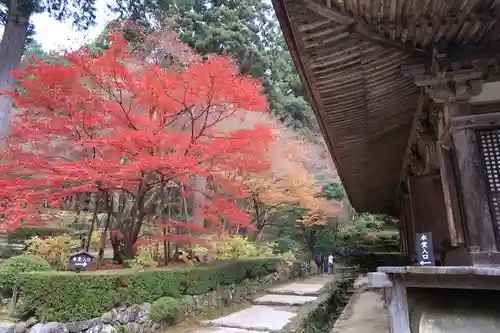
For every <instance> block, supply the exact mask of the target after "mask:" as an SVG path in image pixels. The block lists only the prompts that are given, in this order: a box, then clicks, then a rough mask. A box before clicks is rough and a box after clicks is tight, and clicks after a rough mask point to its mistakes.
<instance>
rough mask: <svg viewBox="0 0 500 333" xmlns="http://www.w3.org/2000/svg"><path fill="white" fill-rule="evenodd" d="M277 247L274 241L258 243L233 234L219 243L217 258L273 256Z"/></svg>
mask: <svg viewBox="0 0 500 333" xmlns="http://www.w3.org/2000/svg"><path fill="white" fill-rule="evenodd" d="M275 247H276V245H275V244H273V243H256V242H252V241H251V240H249V239H248V238H247V237H242V236H231V237H227V238H226V239H225V240H224V241H223V242H220V243H219V244H217V252H216V255H215V258H216V259H237V258H249V257H256V256H271V255H272V254H273V252H274V248H275Z"/></svg>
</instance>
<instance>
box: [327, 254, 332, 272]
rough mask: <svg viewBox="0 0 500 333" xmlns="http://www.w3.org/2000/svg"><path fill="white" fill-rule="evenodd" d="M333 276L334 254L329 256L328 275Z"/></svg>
mask: <svg viewBox="0 0 500 333" xmlns="http://www.w3.org/2000/svg"><path fill="white" fill-rule="evenodd" d="M332 274H333V254H332V253H331V252H330V254H329V255H328V275H332Z"/></svg>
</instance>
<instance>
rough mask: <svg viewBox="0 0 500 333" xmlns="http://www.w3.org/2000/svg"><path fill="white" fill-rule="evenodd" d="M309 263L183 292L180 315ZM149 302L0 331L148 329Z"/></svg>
mask: <svg viewBox="0 0 500 333" xmlns="http://www.w3.org/2000/svg"><path fill="white" fill-rule="evenodd" d="M309 272H310V267H309V266H308V265H305V264H303V263H302V264H296V265H293V266H292V267H281V268H279V269H278V271H277V272H275V273H272V274H268V275H266V276H264V277H261V278H256V279H252V280H250V279H247V280H245V281H243V282H242V283H240V284H231V285H225V286H219V288H218V289H217V290H214V291H211V292H209V293H206V294H202V295H188V296H184V298H183V302H182V304H183V305H184V314H183V315H184V316H185V317H188V316H192V315H198V314H200V313H202V312H204V311H207V310H210V309H216V308H220V307H223V306H226V305H229V304H232V303H235V302H240V301H242V300H244V299H246V298H249V297H251V296H252V295H253V294H255V293H257V292H260V291H262V290H264V289H266V288H268V287H269V286H270V285H272V284H274V283H277V282H282V281H285V280H289V279H293V278H296V277H299V276H304V275H308V274H309ZM150 309H151V304H150V303H143V304H136V305H132V306H130V307H128V308H126V307H121V308H116V309H112V310H110V311H109V312H106V313H105V314H103V315H102V316H101V317H98V318H93V319H90V320H84V321H77V322H68V323H58V322H50V323H39V322H38V320H37V319H36V318H30V319H29V320H27V321H26V322H18V323H0V333H25V332H26V333H151V332H154V331H155V330H157V329H158V328H160V326H159V325H157V324H155V323H152V322H151V321H150V320H149V311H150Z"/></svg>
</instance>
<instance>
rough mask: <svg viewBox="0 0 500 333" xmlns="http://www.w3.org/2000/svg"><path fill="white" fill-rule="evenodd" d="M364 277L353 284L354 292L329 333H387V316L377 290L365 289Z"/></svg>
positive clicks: (365, 279)
mask: <svg viewBox="0 0 500 333" xmlns="http://www.w3.org/2000/svg"><path fill="white" fill-rule="evenodd" d="M367 282H368V279H367V278H366V277H361V278H359V279H358V280H357V281H356V283H355V284H354V288H355V289H356V292H355V293H354V294H353V295H352V297H351V300H350V301H349V304H347V306H346V307H345V308H344V310H343V311H342V314H341V315H340V317H339V319H338V320H337V322H335V325H334V326H333V329H332V330H331V331H330V333H362V332H370V333H389V317H388V314H387V310H386V309H385V308H384V302H383V300H382V295H381V294H380V293H379V292H376V291H371V290H366V289H365V288H364V286H365V285H366V284H367Z"/></svg>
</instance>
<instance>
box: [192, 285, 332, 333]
mask: <svg viewBox="0 0 500 333" xmlns="http://www.w3.org/2000/svg"><path fill="white" fill-rule="evenodd" d="M332 279H333V277H330V276H314V277H309V278H306V279H304V280H302V281H300V282H292V283H288V284H285V285H282V286H279V287H274V288H271V289H269V290H267V294H266V295H264V296H261V297H259V298H257V299H255V300H254V301H253V303H254V305H253V306H251V307H249V308H247V309H244V310H241V311H238V312H234V313H232V314H230V315H228V316H225V317H220V318H217V319H214V320H208V321H205V322H203V324H205V325H209V326H208V327H205V328H203V329H199V330H197V331H195V332H194V333H270V332H273V331H279V330H281V329H282V328H283V327H285V325H286V324H288V322H289V321H290V320H291V319H292V318H293V317H295V316H296V314H297V311H298V310H299V309H300V306H302V305H304V304H306V303H309V302H312V301H314V300H315V299H316V298H317V297H318V295H319V294H320V290H321V289H322V288H323V287H324V286H325V285H326V284H327V283H329V282H331V281H332Z"/></svg>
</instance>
